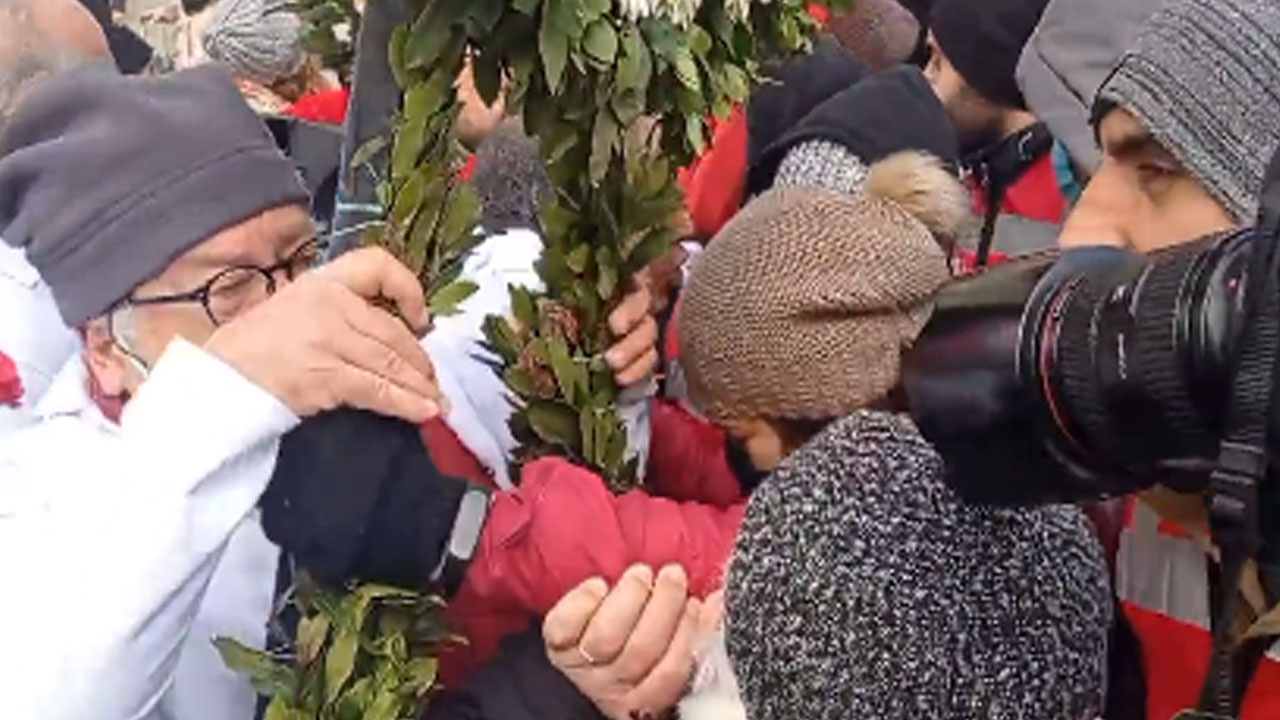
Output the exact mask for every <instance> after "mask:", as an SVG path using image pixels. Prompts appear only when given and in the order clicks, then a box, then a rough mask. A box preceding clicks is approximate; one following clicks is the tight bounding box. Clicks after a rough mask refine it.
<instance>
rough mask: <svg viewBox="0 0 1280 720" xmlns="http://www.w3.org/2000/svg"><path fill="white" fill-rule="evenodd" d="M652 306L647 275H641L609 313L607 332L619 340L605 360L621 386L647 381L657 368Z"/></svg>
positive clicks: (656, 328)
mask: <svg viewBox="0 0 1280 720" xmlns="http://www.w3.org/2000/svg"><path fill="white" fill-rule="evenodd" d="M653 307H654V300H653V293H652V290H651V289H650V282H649V278H648V273H647V272H641V273H639V274H638V275H637V276H636V278H635V281H634V283H633V284H632V290H631V292H630V293H628V294H627V296H626V297H624V298H623V299H622V302H621V303H619V304H618V306H617V307H616V308H614V310H613V312H612V313H610V314H609V330H610V332H612V333H613V336H614V337H615V338H619V340H618V341H617V342H615V343H614V344H613V347H611V348H609V351H608V352H606V353H605V356H604V357H605V362H607V363H609V367H610V368H612V369H613V372H614V376H615V377H616V378H617V380H618V385H620V386H621V387H628V386H630V385H634V384H636V383H638V382H640V381H642V380H645V379H647V378H648V377H649V376H650V375H652V374H653V371H654V369H656V368H657V367H658V348H657V344H658V322H657V321H656V320H654V319H653Z"/></svg>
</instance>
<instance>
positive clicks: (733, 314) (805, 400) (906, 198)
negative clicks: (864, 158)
mask: <svg viewBox="0 0 1280 720" xmlns="http://www.w3.org/2000/svg"><path fill="white" fill-rule="evenodd" d="M967 212H968V211H967V207H966V200H965V194H964V190H963V188H962V187H961V186H960V184H959V183H958V182H957V181H956V180H955V178H954V177H953V176H951V175H950V174H949V173H948V172H947V171H946V170H944V169H943V168H942V165H941V163H940V162H938V161H937V160H936V159H935V158H933V157H932V156H929V155H925V154H922V153H917V152H905V153H898V154H896V155H893V156H890V157H889V158H886V159H885V160H883V161H881V162H879V163H877V164H875V165H873V166H872V167H871V170H870V173H869V175H868V178H867V183H866V185H865V189H864V191H863V192H862V193H861V194H858V195H849V194H846V193H839V192H833V191H831V190H823V189H816V188H802V187H786V188H776V189H774V190H770V191H768V192H766V193H764V194H763V195H760V196H759V197H757V198H756V199H755V200H753V201H752V202H751V203H750V204H748V205H747V206H746V207H745V208H743V210H742V211H741V212H740V213H738V215H737V216H736V217H734V218H733V220H731V221H730V222H729V223H728V224H727V225H726V226H725V227H724V229H722V230H721V231H720V233H719V234H718V235H717V236H716V237H715V239H714V240H712V241H711V243H710V244H709V245H708V246H707V249H706V251H705V252H704V253H703V255H702V257H700V258H699V260H698V262H697V264H696V266H695V267H694V269H693V272H692V274H691V276H690V278H689V282H688V285H687V286H686V288H685V292H684V295H683V297H682V300H681V306H680V313H679V328H678V332H679V337H680V359H681V364H682V365H683V368H684V371H685V373H686V377H687V379H688V383H689V393H690V396H691V399H692V400H693V402H694V404H695V405H697V406H698V408H699V409H700V410H702V411H703V412H705V413H706V414H707V415H708V416H709V417H711V418H712V419H713V420H725V419H728V418H745V417H764V418H774V419H786V420H824V419H828V418H836V417H843V416H844V415H847V414H848V413H849V412H851V411H853V410H855V409H857V408H860V407H865V406H866V405H867V404H868V403H871V402H874V401H875V400H878V399H880V398H882V397H884V396H885V395H886V394H888V392H889V391H890V390H892V389H893V388H894V387H895V386H896V385H897V383H898V362H899V356H900V354H901V353H902V352H903V350H905V349H906V348H908V347H910V346H911V344H912V343H913V342H914V341H915V338H916V336H917V334H919V332H920V330H921V329H922V328H923V327H924V325H925V323H926V322H927V321H928V319H929V315H930V313H931V311H932V302H931V301H932V298H933V295H934V293H935V292H936V291H937V290H938V289H939V288H940V287H942V285H943V284H945V283H946V282H947V280H948V279H949V273H948V270H947V253H946V252H945V251H944V250H943V247H942V244H941V243H940V238H947V237H950V236H951V235H952V234H953V233H954V232H955V231H956V229H957V228H958V227H959V225H960V224H961V223H962V222H963V220H964V218H965V217H966V214H967Z"/></svg>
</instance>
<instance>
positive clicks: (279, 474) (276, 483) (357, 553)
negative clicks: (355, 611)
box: [261, 409, 467, 587]
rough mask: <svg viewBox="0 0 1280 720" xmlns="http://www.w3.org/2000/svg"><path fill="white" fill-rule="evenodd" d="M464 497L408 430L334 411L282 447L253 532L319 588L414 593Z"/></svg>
mask: <svg viewBox="0 0 1280 720" xmlns="http://www.w3.org/2000/svg"><path fill="white" fill-rule="evenodd" d="M466 490H467V483H466V482H465V481H463V480H458V479H456V478H452V477H446V476H444V475H443V474H441V473H440V471H439V469H437V468H436V465H435V463H434V462H432V460H431V456H430V454H428V452H427V449H426V446H425V445H424V444H423V441H422V436H421V434H420V431H419V429H418V428H417V427H416V426H414V425H411V424H409V423H406V422H404V421H402V420H395V419H391V418H386V417H382V416H380V415H375V414H373V413H369V412H365V411H362V410H351V409H341V410H335V411H332V412H327V413H324V414H322V415H318V416H316V417H313V418H310V419H308V420H306V421H304V422H303V423H302V425H300V426H299V427H298V428H297V429H295V430H294V431H293V432H291V433H289V434H288V435H286V436H285V438H284V440H283V441H281V443H280V454H279V457H278V458H277V460H276V468H275V473H274V474H273V475H272V477H271V483H270V485H268V487H267V491H266V493H264V494H263V496H262V500H261V508H262V526H263V528H264V529H265V530H266V532H267V537H268V538H270V539H271V541H272V542H274V543H276V544H277V545H279V546H280V547H282V548H283V549H284V550H285V551H286V552H289V553H291V554H292V555H293V556H294V559H295V560H296V561H297V562H298V564H299V565H300V566H301V567H303V568H305V569H307V570H308V571H309V572H310V573H311V575H312V576H313V577H315V578H316V579H317V580H319V581H320V582H324V583H329V584H339V583H342V582H346V581H351V580H369V581H374V582H384V583H390V584H394V585H401V586H406V587H422V586H425V585H428V584H429V583H430V582H431V580H432V574H433V573H434V572H435V570H436V568H437V567H438V566H439V564H440V561H441V556H442V555H443V554H444V551H445V545H446V543H447V542H448V540H449V537H450V534H451V533H452V532H453V525H454V519H455V517H456V516H457V512H458V505H459V503H460V501H461V499H462V495H463V493H464V492H466Z"/></svg>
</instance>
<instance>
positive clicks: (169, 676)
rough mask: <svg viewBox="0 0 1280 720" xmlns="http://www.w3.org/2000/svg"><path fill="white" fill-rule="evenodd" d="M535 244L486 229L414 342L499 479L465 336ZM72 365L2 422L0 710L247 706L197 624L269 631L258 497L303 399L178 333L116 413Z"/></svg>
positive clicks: (502, 458) (244, 633) (203, 712)
mask: <svg viewBox="0 0 1280 720" xmlns="http://www.w3.org/2000/svg"><path fill="white" fill-rule="evenodd" d="M540 248H541V245H540V243H539V241H538V238H537V236H536V235H534V234H533V233H528V232H517V233H509V234H507V235H503V236H498V237H494V238H491V239H490V240H489V241H487V242H486V243H485V244H484V245H482V246H481V247H480V248H479V249H478V250H477V251H476V252H475V253H474V254H473V256H472V257H471V258H469V260H468V262H467V263H466V265H465V268H464V272H463V276H464V277H467V278H469V279H471V280H473V281H475V282H476V283H477V284H478V285H479V287H480V290H479V291H478V292H477V293H476V295H475V296H473V297H472V298H470V299H469V300H468V301H467V302H466V303H464V305H463V307H462V310H463V312H462V313H461V314H460V315H458V316H455V317H451V318H440V319H438V320H437V322H436V327H435V329H434V330H433V332H432V333H431V335H430V336H429V337H428V338H427V340H426V341H425V346H426V348H427V349H428V352H429V354H430V355H431V356H432V359H433V361H434V363H435V365H436V373H437V377H438V379H439V382H440V385H441V389H442V391H443V392H444V393H445V395H446V396H447V397H448V398H449V399H450V402H451V405H452V407H453V409H452V411H451V413H450V415H449V417H448V418H447V421H448V423H449V425H450V426H451V427H452V429H453V430H454V432H455V433H456V434H457V435H458V436H459V438H460V440H461V441H462V442H463V444H464V445H466V446H467V447H468V448H469V449H470V450H471V451H472V452H473V453H475V454H476V456H477V457H478V458H479V459H480V460H481V462H482V463H483V464H485V465H486V466H487V467H489V468H490V470H492V471H493V472H494V475H495V478H496V479H497V481H498V482H499V484H500V485H502V486H504V487H509V486H510V480H509V478H508V477H507V471H506V457H507V454H508V453H509V452H510V450H511V448H512V446H513V445H514V441H513V440H512V439H511V436H510V433H509V431H508V430H507V427H506V420H507V417H508V416H509V414H510V406H509V404H508V401H507V400H506V399H505V395H504V393H505V390H504V388H503V385H502V382H501V380H500V379H499V378H498V377H497V376H496V375H495V374H494V373H493V371H492V370H491V369H489V368H488V367H487V366H486V365H484V364H483V363H480V362H478V361H477V360H476V359H475V358H474V357H473V355H474V354H475V353H478V352H480V351H481V350H480V348H479V346H478V344H477V343H478V342H479V341H480V340H481V337H482V336H481V332H480V324H481V323H482V322H483V319H484V317H485V316H487V315H488V314H490V313H504V312H506V309H507V308H508V307H509V299H508V294H507V286H508V284H510V283H520V284H525V285H533V284H534V283H536V280H537V276H536V274H534V272H533V261H534V259H536V257H537V255H538V252H539V250H540ZM84 380H85V374H84V369H83V366H82V364H81V362H80V360H79V358H74V359H73V360H72V361H71V362H68V363H67V365H66V367H64V369H63V371H62V372H61V373H60V374H59V377H58V379H57V380H56V381H55V383H54V386H53V387H52V388H51V389H50V390H49V392H48V393H47V394H46V396H45V397H44V399H43V400H42V401H41V403H40V406H39V407H38V408H37V415H38V419H39V422H38V424H37V425H35V426H33V427H31V428H28V429H26V430H23V431H20V432H18V433H16V434H13V435H10V436H9V437H2V436H0V577H3V578H4V584H3V590H2V591H0V718H5V720H27V719H28V718H30V719H39V720H46V719H48V720H61V719H62V718H67V719H68V720H72V719H73V720H82V719H89V718H92V719H93V720H99V719H101V720H119V719H123V718H130V719H132V718H148V720H151V719H153V718H155V719H161V718H162V719H164V720H169V719H172V720H249V718H251V717H252V716H253V710H254V703H255V700H254V696H253V692H252V689H251V688H250V687H249V685H248V683H247V682H246V681H244V680H243V679H242V678H239V677H236V676H235V675H233V674H232V673H231V672H229V671H228V670H227V669H226V668H224V667H223V666H222V663H221V661H220V659H219V657H218V655H217V653H216V651H215V650H214V649H213V646H212V645H211V644H210V640H211V639H212V638H213V637H215V636H218V635H229V636H232V637H235V638H237V639H239V640H240V641H242V642H244V643H246V644H248V645H251V646H257V647H261V645H262V644H263V641H264V639H265V628H266V624H267V622H268V620H269V618H270V615H271V610H272V594H273V590H274V588H275V579H276V569H277V565H278V561H279V555H280V554H279V550H278V549H277V548H276V547H274V546H273V545H272V544H271V543H270V542H269V541H268V540H267V539H266V537H265V536H264V535H263V533H262V529H261V526H260V524H259V522H258V519H257V516H256V511H255V506H256V503H257V500H258V497H259V495H261V493H262V491H263V490H264V489H265V488H266V485H267V482H268V480H269V479H270V477H271V473H272V470H273V469H274V466H275V457H276V451H277V449H278V440H279V438H280V437H281V436H282V435H283V434H284V433H285V432H287V431H288V430H289V429H291V428H292V427H294V426H295V425H296V424H297V422H298V421H297V418H295V417H294V416H293V414H292V413H291V412H289V410H288V409H287V408H285V407H284V406H283V405H281V404H280V403H279V402H278V401H276V400H275V399H274V398H272V397H271V396H270V395H269V394H267V393H266V392H264V391H263V390H261V389H260V388H258V387H256V386H255V385H253V384H252V383H250V382H248V381H247V380H245V379H244V378H243V377H242V376H240V375H239V374H238V373H236V372H235V371H234V370H232V369H231V368H229V367H227V366H226V365H224V364H223V363H222V362H220V361H219V360H217V359H215V358H213V357H212V356H210V355H208V354H207V353H205V352H204V351H203V350H201V349H199V348H196V347H194V346H193V345H191V344H189V343H186V342H184V341H181V340H177V341H174V342H173V343H172V344H171V345H170V346H169V347H168V348H167V349H166V351H165V353H164V355H163V356H162V358H161V359H160V360H159V361H158V362H157V363H156V365H155V367H154V369H153V370H152V373H151V375H150V377H149V378H148V379H147V381H146V383H145V384H144V385H143V387H142V389H141V391H140V392H139V393H138V396H137V397H136V398H134V399H133V400H131V401H130V402H129V403H128V405H127V406H126V408H125V413H124V416H123V417H122V418H121V422H120V425H118V426H117V425H115V424H113V423H111V422H109V421H108V420H107V419H106V418H105V417H103V416H102V414H101V413H100V412H99V411H98V409H97V407H96V406H95V405H94V403H93V402H92V401H91V399H90V398H89V396H88V394H87V392H86V390H85V382H84Z"/></svg>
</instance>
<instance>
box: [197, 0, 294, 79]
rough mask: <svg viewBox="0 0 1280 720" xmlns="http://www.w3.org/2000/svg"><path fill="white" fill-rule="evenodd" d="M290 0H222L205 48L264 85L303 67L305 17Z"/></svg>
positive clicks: (234, 70)
mask: <svg viewBox="0 0 1280 720" xmlns="http://www.w3.org/2000/svg"><path fill="white" fill-rule="evenodd" d="M291 5H292V3H291V1H290V0H221V2H220V3H219V5H218V9H217V11H216V13H215V14H214V16H213V19H212V20H210V21H209V25H208V26H207V27H206V28H205V30H204V35H203V37H202V41H203V43H204V51H205V53H206V54H207V55H208V56H209V58H210V59H212V60H215V61H217V62H220V63H222V64H224V65H226V66H227V67H229V68H231V72H232V73H234V74H235V75H236V76H238V77H245V78H249V79H250V80H255V81H257V82H259V83H262V84H263V85H270V84H271V83H274V82H276V81H277V80H282V79H284V78H287V77H290V76H291V75H293V74H295V73H297V72H298V70H299V69H301V68H302V63H303V62H304V61H305V60H306V53H305V52H304V51H303V49H302V20H301V19H300V18H299V17H298V16H297V14H296V13H294V12H293V11H292V10H291V9H290V6H291Z"/></svg>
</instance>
